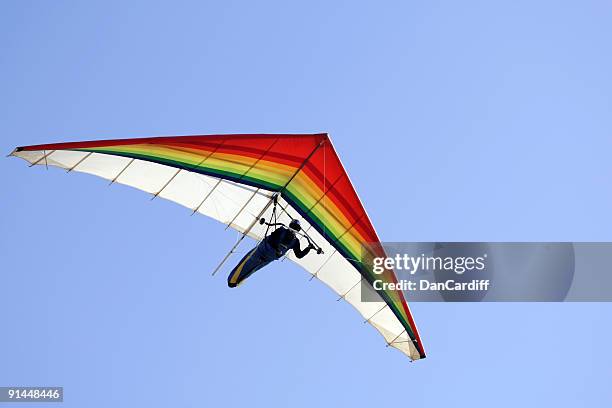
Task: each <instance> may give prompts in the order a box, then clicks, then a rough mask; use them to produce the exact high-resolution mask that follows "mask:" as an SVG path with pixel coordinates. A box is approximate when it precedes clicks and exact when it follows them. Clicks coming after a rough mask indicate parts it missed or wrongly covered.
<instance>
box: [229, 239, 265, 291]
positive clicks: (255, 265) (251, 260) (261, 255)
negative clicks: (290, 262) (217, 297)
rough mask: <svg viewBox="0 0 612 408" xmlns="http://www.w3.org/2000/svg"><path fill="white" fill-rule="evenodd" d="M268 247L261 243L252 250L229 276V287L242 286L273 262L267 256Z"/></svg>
mask: <svg viewBox="0 0 612 408" xmlns="http://www.w3.org/2000/svg"><path fill="white" fill-rule="evenodd" d="M268 247H269V245H266V244H265V243H264V242H261V243H260V244H259V245H258V246H256V247H255V248H253V249H251V250H250V251H249V252H248V253H247V254H246V255H245V256H244V257H243V258H242V259H241V260H240V262H239V263H238V265H236V267H235V268H234V269H233V270H232V272H231V273H230V274H229V276H228V277H227V285H228V286H229V287H230V288H234V287H236V286H238V285H240V284H241V283H242V282H244V280H245V279H246V278H248V277H249V276H251V275H252V274H254V273H255V272H256V271H258V270H259V269H261V268H263V267H264V266H266V265H267V264H269V263H270V262H272V260H273V259H271V258H269V257H268V256H267V248H268Z"/></svg>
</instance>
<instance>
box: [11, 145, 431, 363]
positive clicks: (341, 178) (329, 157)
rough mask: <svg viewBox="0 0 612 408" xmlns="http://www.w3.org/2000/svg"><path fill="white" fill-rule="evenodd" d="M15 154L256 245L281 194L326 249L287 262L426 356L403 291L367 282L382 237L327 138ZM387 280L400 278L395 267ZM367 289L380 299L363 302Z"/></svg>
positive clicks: (390, 340) (48, 148) (408, 350)
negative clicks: (370, 253)
mask: <svg viewBox="0 0 612 408" xmlns="http://www.w3.org/2000/svg"><path fill="white" fill-rule="evenodd" d="M11 155H12V156H17V157H20V158H22V159H25V160H26V161H28V162H29V163H30V164H31V165H46V166H57V167H61V168H63V169H66V170H68V171H78V172H83V173H90V174H94V175H97V176H100V177H103V178H105V179H108V180H111V181H112V182H117V183H121V184H126V185H129V186H133V187H135V188H138V189H140V190H144V191H146V192H148V193H151V194H153V195H155V196H159V197H162V198H166V199H168V200H171V201H175V202H177V203H179V204H181V205H183V206H185V207H188V208H190V209H192V210H193V211H194V212H197V213H201V214H204V215H207V216H210V217H213V218H215V219H216V220H218V221H220V222H222V223H224V224H226V225H228V226H230V227H232V228H234V229H236V230H238V231H240V232H242V233H244V234H247V235H248V236H250V237H252V238H254V239H256V240H261V239H262V238H263V236H264V234H265V227H264V226H262V225H260V224H259V223H257V220H258V219H259V218H260V217H266V218H268V217H269V216H270V214H271V211H272V207H273V206H272V205H271V197H272V195H273V194H275V193H280V198H279V200H278V202H279V206H280V207H279V208H281V209H282V211H281V213H280V218H281V220H282V221H283V222H285V223H288V222H289V220H290V218H297V219H299V220H300V221H301V222H302V225H303V226H304V229H305V230H306V231H307V232H308V234H309V235H310V236H311V237H312V238H313V239H314V240H315V242H317V243H318V244H319V245H320V246H321V247H322V248H323V250H324V254H322V255H309V256H306V257H304V258H302V259H296V258H295V257H294V256H293V255H292V254H291V255H289V256H288V257H289V258H290V259H291V260H292V261H294V262H296V263H297V264H299V265H300V266H302V267H303V268H304V269H306V270H307V271H308V272H309V273H311V274H313V276H315V277H316V278H318V279H319V280H321V281H323V282H325V283H326V284H327V285H328V286H329V287H331V288H332V289H333V290H334V291H335V292H336V293H338V294H339V295H340V296H341V297H342V298H344V299H345V300H346V301H347V302H349V303H350V304H351V305H353V306H354V307H355V308H356V309H357V311H359V313H361V315H362V316H363V317H364V319H366V321H367V322H369V323H370V324H371V325H372V326H374V327H375V328H376V329H377V330H378V331H379V332H380V333H381V334H382V335H383V337H384V338H385V340H386V341H387V344H388V345H390V346H392V347H395V348H397V349H399V350H400V351H402V352H403V353H405V354H406V355H408V356H409V357H410V358H412V359H420V358H424V357H425V351H424V349H423V347H422V344H421V341H420V338H419V334H418V332H417V328H416V325H415V324H414V321H413V319H412V315H411V313H410V310H409V308H408V305H407V303H406V301H405V299H404V297H403V295H402V294H401V292H397V291H392V292H391V291H390V292H375V291H374V290H373V289H372V288H371V285H367V284H366V285H361V284H360V283H361V282H362V281H364V280H365V281H366V282H369V283H371V282H372V281H373V279H374V275H373V273H372V270H371V269H372V268H371V267H370V266H368V265H367V263H365V262H362V261H361V259H362V250H363V249H362V248H363V245H364V244H372V243H375V244H376V243H379V239H378V236H377V234H376V232H375V230H374V228H373V226H372V224H371V222H370V219H369V218H368V216H367V214H366V212H365V210H364V208H363V205H362V204H361V201H360V200H359V197H358V196H357V193H356V192H355V189H354V188H353V186H352V184H351V181H350V179H349V177H348V175H347V173H346V171H345V170H344V168H343V166H342V163H341V162H340V159H339V158H338V155H337V154H336V151H335V149H334V147H333V144H332V142H331V140H330V139H329V137H328V135H327V134H309V135H291V134H259V135H208V136H177V137H155V138H141V139H122V140H100V141H90V142H71V143H57V144H46V145H35V146H25V147H18V148H17V149H15V151H14V152H13V153H12V154H11ZM375 247H376V246H375ZM377 255H384V253H381V254H377ZM376 278H377V279H380V278H381V276H377V277H376ZM382 278H383V279H384V280H386V281H395V280H396V277H395V274H394V272H393V271H391V270H389V271H386V272H385V273H384V274H383V275H382ZM364 287H365V288H367V289H368V290H370V291H371V293H369V294H368V296H370V299H371V297H372V296H373V297H374V298H375V299H378V300H379V302H371V301H370V302H364V301H362V290H364V289H363V288H364Z"/></svg>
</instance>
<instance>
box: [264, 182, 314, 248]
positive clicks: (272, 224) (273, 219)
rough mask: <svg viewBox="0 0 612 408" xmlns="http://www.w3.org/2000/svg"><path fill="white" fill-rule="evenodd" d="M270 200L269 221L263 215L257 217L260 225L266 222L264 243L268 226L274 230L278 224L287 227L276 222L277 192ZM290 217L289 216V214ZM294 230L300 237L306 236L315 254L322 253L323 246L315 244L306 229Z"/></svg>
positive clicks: (280, 242)
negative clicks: (270, 211)
mask: <svg viewBox="0 0 612 408" xmlns="http://www.w3.org/2000/svg"><path fill="white" fill-rule="evenodd" d="M272 200H273V203H274V206H273V207H272V214H271V215H270V222H266V219H265V218H263V217H262V218H260V219H259V223H260V224H261V225H264V224H266V225H267V227H266V233H265V236H264V241H266V243H267V239H268V232H269V230H270V227H275V228H274V229H275V230H276V228H277V227H278V226H281V225H282V226H283V227H285V228H288V227H287V226H286V225H285V224H283V223H282V222H278V218H277V213H276V206H277V205H278V194H275V195H274V196H273V198H272ZM281 209H282V210H283V211H285V213H287V210H285V209H284V208H282V207H281ZM287 215H289V213H287ZM290 217H291V216H290ZM294 232H295V234H296V235H300V236H302V237H304V238H306V240H307V241H308V243H309V244H310V245H311V246H312V247H314V249H316V251H317V254H322V253H323V248H321V247H320V246H319V245H317V243H315V242H314V240H313V239H312V238H310V236H309V235H308V233H307V232H306V231H304V230H302V231H294ZM282 238H283V237H281V239H280V240H279V244H280V245H282Z"/></svg>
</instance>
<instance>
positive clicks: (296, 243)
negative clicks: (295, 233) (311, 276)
mask: <svg viewBox="0 0 612 408" xmlns="http://www.w3.org/2000/svg"><path fill="white" fill-rule="evenodd" d="M292 249H293V253H294V254H295V257H296V258H297V259H302V258H303V257H305V256H306V255H308V253H309V252H310V250H311V249H314V247H313V246H312V245H311V244H308V246H307V247H306V248H304V249H303V250H302V249H301V248H300V240H299V239H297V238H296V239H295V241H293V247H292Z"/></svg>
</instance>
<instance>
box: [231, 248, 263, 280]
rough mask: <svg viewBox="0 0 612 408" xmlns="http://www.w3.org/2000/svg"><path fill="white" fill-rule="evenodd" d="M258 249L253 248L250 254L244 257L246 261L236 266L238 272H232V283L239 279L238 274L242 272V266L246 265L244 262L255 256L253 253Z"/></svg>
mask: <svg viewBox="0 0 612 408" xmlns="http://www.w3.org/2000/svg"><path fill="white" fill-rule="evenodd" d="M256 249H257V247H255V248H253V249H252V250H251V252H250V253H249V256H247V257H245V258H244V261H242V262H241V263H240V265H238V267H237V268H236V272H235V273H233V274H232V276H231V277H230V283H236V281H237V280H238V276H240V272H242V268H243V267H244V264H245V263H246V261H248V260H249V259H250V258H251V256H253V253H254V252H255V250H256Z"/></svg>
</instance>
